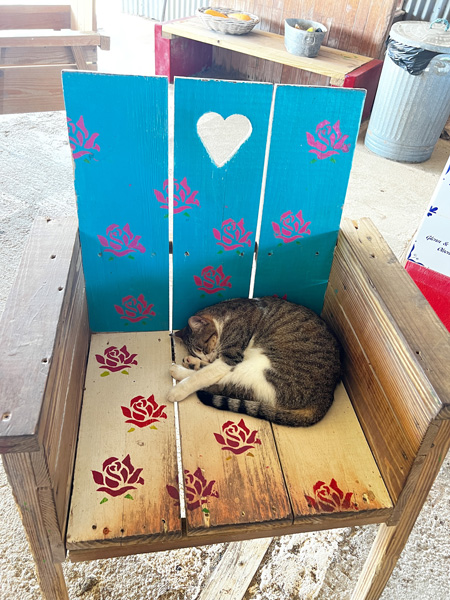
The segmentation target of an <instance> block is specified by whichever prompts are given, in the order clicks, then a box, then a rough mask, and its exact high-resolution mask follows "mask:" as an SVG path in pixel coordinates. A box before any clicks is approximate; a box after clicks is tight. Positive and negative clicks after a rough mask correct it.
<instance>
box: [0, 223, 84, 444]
mask: <svg viewBox="0 0 450 600" xmlns="http://www.w3.org/2000/svg"><path fill="white" fill-rule="evenodd" d="M76 228H77V225H76V219H73V218H69V219H64V220H50V219H45V218H38V219H37V220H36V222H35V224H34V226H33V228H32V230H31V232H30V235H29V239H28V243H27V246H26V249H25V252H24V255H23V258H22V261H21V264H20V267H19V272H18V275H17V279H16V282H15V284H14V286H13V288H12V290H11V293H10V296H9V298H8V301H7V304H6V307H5V310H4V312H3V315H2V320H1V326H0V336H1V339H2V347H3V352H2V354H1V357H0V378H1V381H2V393H1V395H0V415H1V416H2V417H1V420H0V452H2V453H5V452H20V451H33V450H34V451H37V450H39V448H40V446H39V441H40V431H39V427H40V423H41V424H42V421H41V420H40V417H41V413H42V408H43V406H44V405H45V403H46V402H47V400H46V399H45V393H46V387H47V380H48V377H49V373H51V371H52V369H56V368H57V365H58V361H59V360H61V356H59V355H58V349H57V347H56V346H55V336H57V334H58V331H59V327H60V326H61V321H60V319H61V315H62V314H64V308H63V307H64V306H65V301H66V302H67V301H68V300H69V298H68V297H67V298H66V296H65V294H66V286H69V287H70V285H71V282H70V281H69V280H68V274H69V267H70V264H71V262H72V257H73V251H74V240H75V236H76ZM69 292H70V290H69ZM67 310H69V308H67ZM70 310H73V307H72V308H70ZM30 311H31V312H30ZM55 374H56V371H55Z"/></svg>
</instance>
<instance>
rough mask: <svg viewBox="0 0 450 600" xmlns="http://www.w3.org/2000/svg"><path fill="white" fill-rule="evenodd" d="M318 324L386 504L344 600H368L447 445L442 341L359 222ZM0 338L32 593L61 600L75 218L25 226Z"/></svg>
mask: <svg viewBox="0 0 450 600" xmlns="http://www.w3.org/2000/svg"><path fill="white" fill-rule="evenodd" d="M30 310H32V313H33V314H32V317H33V318H30ZM323 315H324V317H325V318H326V319H327V320H328V321H329V322H330V323H331V324H332V326H333V327H334V328H335V329H336V331H337V332H338V335H339V337H340V339H341V340H342V343H343V345H344V348H345V351H346V355H347V364H346V374H345V385H346V388H347V391H348V393H349V395H350V397H351V398H352V399H354V398H356V397H359V398H361V397H362V398H363V400H361V401H359V403H358V404H354V408H355V411H356V413H357V415H358V418H359V420H360V423H361V425H362V428H363V430H364V433H365V436H366V438H367V440H368V443H369V445H370V448H371V450H372V452H373V454H374V456H375V458H376V460H377V463H378V466H379V467H380V471H381V472H382V474H383V477H384V479H385V483H386V484H387V485H388V489H389V490H390V494H391V497H392V500H393V505H394V508H393V510H392V511H386V512H385V513H383V514H382V515H380V516H378V518H377V519H374V521H373V522H382V524H381V525H380V528H379V532H378V535H377V537H376V540H375V542H374V545H373V548H372V550H371V552H370V555H369V557H368V559H367V561H366V564H365V566H364V570H363V572H362V574H361V576H360V579H359V582H358V584H357V587H356V589H355V590H354V592H353V595H352V600H375V599H376V598H379V597H380V595H381V593H382V591H383V589H384V587H385V585H386V582H387V581H388V579H389V577H390V574H391V573H392V570H393V569H394V566H395V564H396V561H397V559H398V557H399V555H400V553H401V551H402V549H403V547H404V546H405V543H406V541H407V539H408V536H409V534H410V532H411V529H412V527H413V525H414V522H415V520H416V518H417V516H418V515H419V513H420V510H421V508H422V505H423V504H424V502H425V500H426V497H427V494H428V492H429V490H430V488H431V485H432V483H433V481H434V479H435V477H436V475H437V473H438V472H439V469H440V466H441V464H442V461H443V459H444V458H445V454H446V452H447V450H448V447H449V445H450V420H449V419H450V405H449V397H450V395H449V391H450V380H449V377H448V374H447V373H448V371H447V368H448V363H449V358H450V356H449V355H450V350H449V344H448V333H447V331H446V330H445V328H444V327H443V326H442V324H441V323H440V321H439V319H438V318H437V317H436V315H435V313H434V312H433V310H432V309H431V307H430V306H429V304H428V303H427V301H426V300H425V298H424V297H423V296H422V294H421V293H420V291H419V290H418V288H417V287H416V285H415V284H414V283H413V281H412V279H411V278H410V277H409V275H408V274H407V273H406V271H405V270H404V269H403V268H402V266H401V265H400V264H399V263H398V261H397V260H396V258H395V257H394V255H393V254H392V252H391V251H390V249H389V248H388V247H387V246H386V244H385V242H384V241H383V239H382V238H381V236H380V234H379V233H378V232H377V230H376V229H375V228H374V227H373V225H372V224H371V223H370V221H368V220H362V221H361V222H359V223H355V222H351V221H345V222H344V223H343V225H342V228H341V231H340V234H339V238H338V244H337V248H336V252H335V257H334V261H333V267H332V271H331V276H330V280H329V285H328V289H327V293H326V298H325V306H324V311H323ZM0 331H1V333H0V339H1V340H2V347H3V349H4V352H3V356H2V358H1V361H0V371H1V374H2V382H4V385H3V391H2V396H1V398H0V402H1V404H0V414H1V417H0V418H1V420H0V452H1V453H2V455H3V456H2V458H3V462H4V466H5V470H6V472H7V475H8V480H9V482H10V484H11V487H12V490H13V494H14V497H15V500H16V503H17V506H18V509H19V511H20V515H21V518H22V521H23V525H24V527H25V531H26V533H27V536H28V540H29V543H30V547H31V550H32V553H33V555H34V558H35V562H36V570H37V574H38V578H39V582H40V585H41V589H42V593H43V596H44V597H45V598H46V599H48V600H50V599H67V598H68V595H67V589H66V586H65V582H64V577H63V572H62V567H61V563H62V562H63V561H64V559H65V557H66V527H67V521H68V513H69V502H70V494H71V486H72V477H73V469H74V461H75V447H76V441H77V435H78V426H79V417H80V409H81V402H82V395H83V384H84V377H85V371H86V359H87V354H88V348H89V340H90V331H89V325H88V319H87V307H86V299H85V291H84V278H83V271H82V267H81V255H80V245H79V241H78V235H77V223H76V219H63V220H51V219H38V220H37V221H36V223H35V225H34V229H33V232H32V235H31V236H30V241H29V244H28V246H27V248H26V250H25V253H24V256H23V259H22V263H21V266H20V270H19V274H18V278H17V281H16V283H15V285H14V287H13V290H12V292H11V295H10V297H9V301H8V303H7V306H6V309H5V311H4V314H3V318H2V321H1V329H0ZM24 365H26V373H27V376H26V377H25V378H24V377H23V372H24ZM361 390H362V391H363V392H364V394H362V395H360V394H357V393H356V392H360V391H361ZM406 444H408V447H407V445H406ZM366 522H370V520H366ZM361 523H362V521H361V518H359V519H358V518H357V517H355V516H354V515H352V514H345V513H339V514H337V515H335V518H334V519H332V518H331V517H330V518H329V519H328V520H327V521H320V522H312V521H310V522H306V523H305V524H303V525H296V526H291V527H288V528H282V529H281V530H279V531H275V530H273V529H272V530H268V529H267V528H264V529H261V530H252V531H245V530H241V531H240V532H238V533H235V534H225V533H224V534H222V537H220V538H219V536H218V535H217V534H216V536H215V537H214V536H213V537H208V536H203V537H193V538H192V537H191V538H182V539H179V540H172V541H170V540H169V541H166V542H164V541H156V542H155V543H145V542H144V543H143V544H140V545H134V546H127V545H122V544H118V545H116V546H113V545H111V546H108V547H105V548H104V550H103V551H102V553H101V556H102V557H109V556H121V555H126V554H130V553H133V552H151V551H158V550H163V549H171V548H175V547H183V546H192V545H200V544H209V543H214V542H219V541H236V540H239V539H249V538H258V537H267V536H272V535H277V534H282V533H295V532H301V531H311V530H315V529H325V528H332V527H342V526H349V525H352V524H361ZM70 556H71V558H73V559H74V560H89V559H91V558H98V557H99V555H98V553H97V555H96V556H94V555H93V553H92V552H90V551H88V550H87V551H83V550H80V551H77V552H74V553H72V552H71V553H70Z"/></svg>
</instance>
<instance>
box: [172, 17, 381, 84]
mask: <svg viewBox="0 0 450 600" xmlns="http://www.w3.org/2000/svg"><path fill="white" fill-rule="evenodd" d="M162 33H163V35H164V36H166V37H168V36H172V35H173V36H179V37H184V38H188V39H191V40H195V41H198V42H203V43H205V44H210V45H212V46H217V47H220V48H226V49H228V50H234V51H235V52H240V53H242V54H247V55H249V56H255V57H257V58H264V59H266V60H270V61H272V62H276V63H280V64H283V65H288V66H291V67H295V68H297V69H305V70H307V71H311V72H312V73H318V74H320V75H326V76H328V77H333V78H334V79H335V80H336V82H343V81H344V78H345V75H347V73H350V72H351V71H354V70H355V69H357V68H358V67H361V66H362V65H364V64H366V63H368V62H370V61H371V60H372V58H370V57H368V56H361V55H359V54H353V53H352V52H344V51H342V50H336V49H335V48H327V47H326V46H322V47H321V49H320V51H319V54H318V56H317V57H315V58H307V57H303V56H294V55H293V54H290V53H289V52H288V51H287V50H286V49H285V47H284V36H282V35H278V34H275V33H270V32H268V31H261V30H258V29H254V30H253V31H251V32H250V33H248V34H246V35H228V34H226V33H219V32H217V31H212V30H210V29H207V28H206V27H205V26H204V25H203V24H202V22H201V21H200V19H199V18H197V17H190V18H188V19H185V20H182V21H175V22H171V23H165V24H163V25H162Z"/></svg>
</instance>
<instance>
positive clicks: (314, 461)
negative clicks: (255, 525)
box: [273, 384, 392, 522]
mask: <svg viewBox="0 0 450 600" xmlns="http://www.w3.org/2000/svg"><path fill="white" fill-rule="evenodd" d="M273 429H274V435H275V442H276V446H277V449H278V453H279V456H280V461H281V464H282V468H283V474H284V478H285V481H286V485H287V488H288V491H289V496H290V499H291V504H292V507H293V513H294V519H295V521H296V522H301V521H302V519H305V518H306V519H311V520H312V521H314V519H315V517H316V515H317V516H318V517H321V516H323V514H324V512H329V513H330V515H331V514H333V513H338V512H341V511H350V512H354V513H360V512H365V511H368V512H371V511H381V512H383V513H384V514H385V515H386V516H388V515H390V513H391V512H392V503H391V500H390V498H389V494H388V492H387V490H386V487H385V485H384V483H383V480H382V478H381V476H380V473H379V471H378V468H377V466H376V463H375V461H374V459H373V456H372V452H371V450H370V447H369V446H368V444H367V442H366V439H365V437H364V434H363V432H362V430H361V427H360V425H359V423H358V419H357V418H356V415H355V413H354V410H353V408H352V405H351V403H350V401H349V399H348V396H347V394H346V392H345V389H344V386H343V385H342V384H340V385H339V386H338V388H337V390H336V393H335V400H334V403H333V405H332V406H331V408H330V410H329V411H328V413H327V414H326V415H325V417H324V418H323V419H322V421H320V422H319V423H317V424H316V425H314V426H313V427H305V428H303V427H282V426H280V425H274V426H273Z"/></svg>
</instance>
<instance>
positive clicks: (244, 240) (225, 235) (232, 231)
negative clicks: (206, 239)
mask: <svg viewBox="0 0 450 600" xmlns="http://www.w3.org/2000/svg"><path fill="white" fill-rule="evenodd" d="M252 233H253V232H252V231H247V232H246V231H245V227H244V219H241V220H240V221H238V222H237V223H236V221H234V220H233V219H227V220H226V221H224V222H223V223H222V231H219V230H218V229H213V235H214V237H215V238H216V240H217V245H218V246H222V248H223V249H224V250H226V251H229V250H237V249H238V248H243V247H244V246H245V245H247V246H251V245H252V243H251V241H250V240H249V237H250V236H251V235H252Z"/></svg>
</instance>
